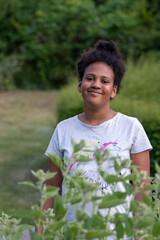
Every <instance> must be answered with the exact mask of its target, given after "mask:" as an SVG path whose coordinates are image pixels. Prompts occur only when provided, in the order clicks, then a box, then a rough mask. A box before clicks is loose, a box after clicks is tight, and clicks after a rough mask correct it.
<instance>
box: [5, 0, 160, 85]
mask: <svg viewBox="0 0 160 240" xmlns="http://www.w3.org/2000/svg"><path fill="white" fill-rule="evenodd" d="M0 5H1V9H0V23H1V24H0V32H1V35H0V55H1V56H3V58H4V60H3V59H2V65H3V64H4V63H3V62H4V61H6V60H7V59H8V58H10V56H16V58H17V59H18V65H16V66H17V67H18V70H16V69H15V70H14V67H13V65H12V64H11V66H10V68H9V70H8V71H7V73H6V74H7V76H9V80H3V82H2V80H0V89H4V82H6V81H7V83H5V89H7V88H10V87H8V85H9V86H12V85H13V86H16V87H19V88H25V89H36V88H39V89H47V88H56V87H60V86H63V85H64V84H66V83H67V82H68V81H69V75H70V72H73V71H74V69H75V62H76V60H77V58H78V57H79V55H80V53H81V52H82V51H83V49H84V48H89V47H91V46H92V45H93V43H95V41H96V40H98V39H102V38H103V39H106V40H110V39H113V40H115V41H117V42H118V44H119V46H120V48H121V50H122V53H123V54H124V56H125V57H126V56H128V55H133V56H134V57H135V58H137V57H139V56H140V55H141V54H142V53H144V52H149V51H151V50H154V51H156V52H157V51H159V48H160V46H159V42H160V31H159V29H160V26H159V23H160V21H159V14H158V13H159V12H158V11H157V9H158V7H159V5H158V0H154V4H151V3H150V2H149V1H147V0H140V1H139V0H136V1H134V2H133V1H131V0H123V1H122V0H121V1H120V0H114V1H112V0H98V1H95V0H88V1H82V0H77V1H75V0H68V1H65V0H59V1H56V0H48V1H45V0H40V1H38V0H34V1H31V0H28V1H25V0H21V1H19V0H6V1H3V0H1V1H0ZM148 29H149V34H148ZM19 59H21V61H20V62H19ZM10 69H13V70H12V71H11V70H10ZM0 74H1V73H0ZM0 78H1V77H0ZM2 78H3V74H2ZM8 81H9V83H8ZM1 82H2V86H1ZM10 82H11V83H10ZM6 85H7V86H6Z"/></svg>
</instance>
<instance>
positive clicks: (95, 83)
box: [92, 79, 100, 88]
mask: <svg viewBox="0 0 160 240" xmlns="http://www.w3.org/2000/svg"><path fill="white" fill-rule="evenodd" d="M92 88H100V80H99V79H95V80H94V81H92Z"/></svg>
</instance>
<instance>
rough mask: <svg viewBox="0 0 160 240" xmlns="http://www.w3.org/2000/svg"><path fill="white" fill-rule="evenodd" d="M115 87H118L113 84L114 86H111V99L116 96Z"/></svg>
mask: <svg viewBox="0 0 160 240" xmlns="http://www.w3.org/2000/svg"><path fill="white" fill-rule="evenodd" d="M117 89H118V87H117V86H116V85H115V86H114V87H113V90H112V93H111V98H112V99H113V98H114V97H115V96H116V94H117Z"/></svg>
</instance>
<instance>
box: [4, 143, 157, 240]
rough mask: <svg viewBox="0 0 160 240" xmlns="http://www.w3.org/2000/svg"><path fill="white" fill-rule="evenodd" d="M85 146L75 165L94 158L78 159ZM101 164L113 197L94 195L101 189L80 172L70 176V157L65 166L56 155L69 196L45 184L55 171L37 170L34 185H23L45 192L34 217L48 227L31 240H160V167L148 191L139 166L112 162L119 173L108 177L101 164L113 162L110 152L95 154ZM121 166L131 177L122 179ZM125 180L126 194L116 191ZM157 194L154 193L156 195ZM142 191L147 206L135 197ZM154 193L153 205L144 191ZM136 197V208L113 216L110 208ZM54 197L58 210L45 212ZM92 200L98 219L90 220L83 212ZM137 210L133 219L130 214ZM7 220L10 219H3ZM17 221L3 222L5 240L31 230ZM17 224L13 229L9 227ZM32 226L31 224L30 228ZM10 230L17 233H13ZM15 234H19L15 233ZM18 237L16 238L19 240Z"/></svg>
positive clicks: (79, 146) (77, 146)
mask: <svg viewBox="0 0 160 240" xmlns="http://www.w3.org/2000/svg"><path fill="white" fill-rule="evenodd" d="M83 147H84V143H83V141H81V142H80V143H79V144H75V143H73V148H74V152H73V155H72V157H73V158H74V160H76V161H81V162H83V161H86V160H87V161H88V160H89V159H88V158H87V159H86V158H84V157H83V156H81V157H80V156H79V154H78V151H80V150H81V149H82V148H83ZM95 156H96V161H97V166H98V171H99V174H100V175H101V176H102V178H103V179H104V180H105V181H107V183H108V184H110V185H111V193H110V194H108V195H102V196H96V195H95V191H96V190H97V188H98V186H97V185H95V184H94V183H92V182H88V181H87V179H86V178H85V177H83V176H82V173H81V172H80V171H77V172H75V175H72V174H70V171H69V169H68V167H67V166H68V165H66V164H67V159H64V164H63V165H62V161H61V160H60V159H59V158H58V157H57V156H56V155H50V158H51V160H52V161H53V162H54V164H56V165H57V166H58V167H60V168H61V170H62V173H63V177H64V179H65V181H64V183H65V184H66V186H67V189H68V191H67V193H65V194H64V197H63V199H62V198H61V197H60V196H59V194H58V190H59V189H58V188H57V187H51V186H46V185H45V181H46V180H47V179H49V178H51V177H53V176H54V175H55V174H56V173H49V172H46V173H45V172H44V171H43V170H38V171H37V172H34V171H32V173H33V175H34V176H35V177H36V178H37V179H38V180H37V182H36V183H35V184H34V183H32V182H22V184H23V185H26V186H29V187H33V188H35V189H38V190H39V191H40V193H41V199H40V206H37V205H36V206H33V207H32V211H33V212H34V216H35V224H36V226H37V227H39V226H40V224H42V225H43V229H44V231H43V234H42V236H40V235H38V234H36V233H34V232H33V231H30V234H31V237H32V240H42V239H43V240H53V238H54V239H56V237H58V239H62V240H75V239H82V240H83V239H95V238H97V239H104V240H105V239H107V236H113V235H116V236H117V238H116V239H121V240H122V239H126V237H127V239H128V238H130V237H133V236H134V237H136V239H137V240H140V239H142V238H145V239H146V240H150V239H152V240H158V239H159V234H160V230H159V229H160V228H159V226H160V219H159V216H160V215H159V207H160V200H159V198H158V193H159V184H160V182H159V179H160V168H159V167H158V165H157V166H156V169H157V174H156V176H155V181H154V183H153V185H150V186H146V187H145V188H143V183H142V181H143V180H145V179H146V174H145V172H139V171H138V170H137V168H136V167H135V166H130V161H129V160H127V159H126V160H120V159H118V160H117V159H113V162H114V166H115V170H116V171H115V175H110V174H108V173H105V172H104V171H103V169H102V166H101V164H102V162H104V161H108V159H109V158H110V156H109V153H108V152H107V151H106V150H105V151H104V152H103V153H102V154H101V153H100V152H99V151H98V150H96V151H95ZM122 168H131V170H132V173H131V174H129V175H127V176H126V175H120V174H119V173H120V171H121V169H122ZM129 180H132V181H134V182H135V188H134V189H133V187H132V185H131V184H130V183H129ZM118 182H121V183H122V184H123V186H124V189H125V190H124V192H117V191H116V185H117V183H118ZM153 190H154V191H153ZM139 191H142V192H143V193H142V195H143V202H137V201H136V200H135V199H134V197H135V195H136V194H137V192H139ZM145 191H153V194H152V193H151V192H150V195H151V197H152V198H153V199H154V201H153V203H152V200H151V198H149V196H148V195H147V194H146V193H145ZM131 195H132V196H133V198H132V200H131V205H130V207H129V208H126V213H124V214H121V213H116V214H115V215H111V213H110V210H111V208H112V207H115V206H118V205H120V204H123V203H125V201H126V197H127V196H131ZM50 197H54V198H55V206H54V210H53V209H48V210H47V211H45V212H43V211H42V207H43V204H44V201H45V199H48V198H50ZM80 202H81V204H82V205H81V208H77V209H76V217H77V220H78V221H76V222H72V223H68V222H67V221H66V218H65V216H66V211H67V206H68V204H76V203H80ZM88 202H92V203H93V209H94V210H93V215H92V216H91V217H89V216H88V215H87V214H86V213H85V211H84V209H85V206H86V204H87V203H88ZM103 208H105V209H108V214H107V215H106V216H102V215H101V214H100V213H99V210H100V209H103ZM130 212H133V216H131V215H130V214H129V213H130ZM42 216H45V217H46V221H45V222H44V221H42V220H41V218H42ZM4 217H5V219H7V221H4ZM16 223H17V224H19V222H18V221H17V220H16V221H15V220H14V221H13V220H12V219H10V218H9V217H8V216H6V215H4V214H3V215H2V217H1V218H0V236H1V237H3V239H6V240H15V239H16V240H18V239H19V238H20V236H21V230H22V229H23V228H24V229H25V228H26V226H23V225H22V226H21V225H19V227H18V228H15V227H16V226H15V225H16ZM111 223H112V224H113V225H112V226H113V229H111V228H110V224H111ZM10 226H12V228H10ZM30 227H31V226H28V228H30ZM11 232H12V233H13V235H11ZM16 232H17V233H18V234H19V235H18V234H17V235H15V234H16ZM15 237H16V238H15Z"/></svg>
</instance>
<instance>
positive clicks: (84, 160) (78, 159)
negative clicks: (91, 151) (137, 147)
mask: <svg viewBox="0 0 160 240" xmlns="http://www.w3.org/2000/svg"><path fill="white" fill-rule="evenodd" d="M89 161H93V159H91V158H89V157H86V156H83V155H81V156H78V157H77V158H76V162H89Z"/></svg>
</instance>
